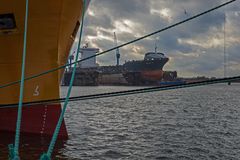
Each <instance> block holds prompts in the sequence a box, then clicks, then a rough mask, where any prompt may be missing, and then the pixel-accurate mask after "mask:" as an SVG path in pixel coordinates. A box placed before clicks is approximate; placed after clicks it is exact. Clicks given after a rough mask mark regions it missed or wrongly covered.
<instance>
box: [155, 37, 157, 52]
mask: <svg viewBox="0 0 240 160" xmlns="http://www.w3.org/2000/svg"><path fill="white" fill-rule="evenodd" d="M155 53H157V39H156V41H155Z"/></svg>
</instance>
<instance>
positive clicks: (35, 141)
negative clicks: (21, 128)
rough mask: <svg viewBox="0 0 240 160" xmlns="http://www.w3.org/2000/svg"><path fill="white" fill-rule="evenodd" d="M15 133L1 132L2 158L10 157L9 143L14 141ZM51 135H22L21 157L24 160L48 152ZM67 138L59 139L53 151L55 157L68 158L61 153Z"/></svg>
mask: <svg viewBox="0 0 240 160" xmlns="http://www.w3.org/2000/svg"><path fill="white" fill-rule="evenodd" d="M14 136H15V135H14V134H11V133H3V132H0V159H1V160H4V159H5V160H6V159H8V144H10V143H13V142H14ZM50 140H51V139H50V138H49V137H39V136H37V135H21V138H20V146H19V147H20V157H21V159H23V160H33V159H34V160H35V159H39V157H40V155H41V154H42V153H43V152H46V151H47V149H48V145H49V143H50ZM65 143H66V140H58V141H57V143H56V145H55V149H54V152H53V157H55V158H57V159H61V160H65V159H67V158H66V157H64V156H63V155H62V154H61V149H62V148H63V147H64V144H65Z"/></svg>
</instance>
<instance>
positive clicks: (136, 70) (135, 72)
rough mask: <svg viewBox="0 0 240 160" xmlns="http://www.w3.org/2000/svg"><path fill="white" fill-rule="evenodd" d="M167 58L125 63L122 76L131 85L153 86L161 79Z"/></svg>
mask: <svg viewBox="0 0 240 160" xmlns="http://www.w3.org/2000/svg"><path fill="white" fill-rule="evenodd" d="M168 60H169V59H168V58H161V59H146V58H145V59H144V60H142V61H129V62H126V63H125V64H124V65H123V67H124V73H123V76H124V77H125V79H126V80H127V82H128V83H129V84H131V85H145V84H154V83H156V82H158V81H160V80H161V79H162V78H163V67H164V65H165V64H166V63H167V62H168Z"/></svg>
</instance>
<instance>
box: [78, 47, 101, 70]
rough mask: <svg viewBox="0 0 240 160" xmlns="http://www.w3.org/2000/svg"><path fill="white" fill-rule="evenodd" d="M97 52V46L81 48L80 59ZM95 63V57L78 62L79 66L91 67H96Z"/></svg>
mask: <svg viewBox="0 0 240 160" xmlns="http://www.w3.org/2000/svg"><path fill="white" fill-rule="evenodd" d="M98 52H99V49H98V48H87V47H86V48H81V50H80V53H81V59H85V58H88V57H91V56H95V55H96V54H97V53H98ZM97 66H98V65H97V63H96V57H92V58H90V59H88V60H85V61H82V62H81V63H80V67H81V68H91V67H97Z"/></svg>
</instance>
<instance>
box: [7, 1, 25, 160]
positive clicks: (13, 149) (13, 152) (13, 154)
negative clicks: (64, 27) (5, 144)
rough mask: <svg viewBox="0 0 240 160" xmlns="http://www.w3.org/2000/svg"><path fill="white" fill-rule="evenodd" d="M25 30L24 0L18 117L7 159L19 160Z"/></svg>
mask: <svg viewBox="0 0 240 160" xmlns="http://www.w3.org/2000/svg"><path fill="white" fill-rule="evenodd" d="M27 30H28V0H26V13H25V24H24V41H23V56H22V73H21V84H20V95H19V103H18V116H17V123H16V134H15V144H14V145H13V144H10V145H9V159H10V160H19V159H20V158H19V139H20V130H21V120H22V104H23V94H24V93H23V92H24V79H25V60H26V52H27V51H26V50H27Z"/></svg>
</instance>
